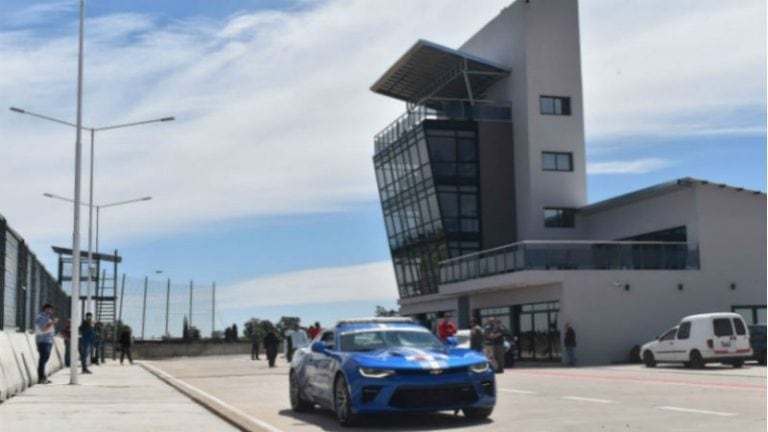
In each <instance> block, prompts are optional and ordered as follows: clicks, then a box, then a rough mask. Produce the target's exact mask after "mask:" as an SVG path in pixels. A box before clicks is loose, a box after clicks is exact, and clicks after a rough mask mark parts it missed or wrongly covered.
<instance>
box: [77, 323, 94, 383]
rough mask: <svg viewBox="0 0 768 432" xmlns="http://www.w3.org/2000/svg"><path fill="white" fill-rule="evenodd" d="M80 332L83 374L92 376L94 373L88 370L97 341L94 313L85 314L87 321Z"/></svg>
mask: <svg viewBox="0 0 768 432" xmlns="http://www.w3.org/2000/svg"><path fill="white" fill-rule="evenodd" d="M78 330H80V363H81V364H82V367H83V373H84V374H90V373H92V372H91V371H90V370H89V369H88V360H90V357H91V350H92V349H93V343H94V341H95V340H96V331H95V330H94V328H93V314H92V313H90V312H88V313H87V314H85V319H84V320H83V322H82V323H81V324H80V328H79V329H78Z"/></svg>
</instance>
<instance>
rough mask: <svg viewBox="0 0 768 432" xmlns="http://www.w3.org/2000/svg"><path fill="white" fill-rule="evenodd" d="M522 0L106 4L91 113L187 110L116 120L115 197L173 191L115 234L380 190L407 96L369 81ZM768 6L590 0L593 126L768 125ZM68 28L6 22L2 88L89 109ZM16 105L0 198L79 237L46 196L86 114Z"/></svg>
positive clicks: (32, 102) (13, 214)
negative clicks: (172, 8)
mask: <svg viewBox="0 0 768 432" xmlns="http://www.w3.org/2000/svg"><path fill="white" fill-rule="evenodd" d="M509 2H510V0H494V1H485V2H467V1H463V0H446V1H439V2H438V1H432V2H426V1H423V2H413V1H408V0H398V1H354V0H328V1H325V2H320V3H316V4H313V5H312V6H311V7H309V8H307V9H303V10H301V11H298V12H277V11H259V12H255V13H241V14H237V15H235V16H232V17H230V18H229V19H226V20H221V21H215V20H210V19H205V18H196V19H188V20H184V21H169V22H167V23H161V22H160V21H159V20H157V19H156V18H155V17H153V16H148V15H141V14H118V15H107V16H101V17H96V18H91V19H89V21H88V23H87V25H86V38H87V39H86V70H85V91H86V93H85V95H86V96H85V103H84V110H85V117H84V118H85V121H86V123H87V124H89V125H97V126H99V125H107V124H113V123H121V122H125V121H132V120H141V119H145V118H154V117H159V116H166V115H175V116H176V117H177V119H178V120H177V121H176V122H174V123H168V124H162V125H151V126H144V127H138V128H132V129H124V130H116V131H110V132H104V133H102V134H99V135H98V136H97V169H96V179H97V186H96V201H97V202H104V201H113V200H114V201H117V200H121V199H128V198H132V197H134V196H143V195H150V194H151V195H153V196H154V198H155V199H154V200H153V201H152V202H150V203H145V204H142V205H136V206H127V207H122V208H120V209H114V210H109V214H106V213H105V215H103V216H104V217H105V220H103V222H106V224H105V229H106V230H107V231H108V233H107V236H106V237H107V238H109V239H112V240H118V239H120V240H122V241H127V240H129V239H130V238H141V237H148V236H152V235H157V234H160V233H172V232H175V231H179V230H186V229H190V228H193V227H201V226H204V225H207V224H213V223H216V222H217V221H221V220H225V219H231V218H240V217H253V216H257V215H280V214H295V213H312V212H329V211H338V210H342V209H345V208H347V206H349V205H351V204H354V203H357V202H360V201H370V200H375V199H376V197H377V195H376V191H375V184H374V176H373V168H372V162H371V155H372V152H373V145H372V136H373V135H374V134H375V133H376V132H378V131H379V130H380V129H382V128H383V127H384V126H386V125H387V123H388V122H389V121H391V120H393V119H394V118H396V116H398V115H399V114H401V112H402V111H403V109H404V107H403V106H402V104H400V103H397V102H395V101H392V100H390V99H387V98H384V97H381V96H378V95H374V94H372V93H371V92H370V91H369V90H368V88H369V86H370V84H371V83H373V82H374V81H375V79H376V78H378V76H379V75H380V74H381V73H382V72H383V71H384V70H385V69H386V68H387V67H388V66H389V65H391V63H392V62H393V61H394V60H396V59H397V58H398V57H399V56H400V55H401V54H402V53H403V52H404V51H405V50H406V49H407V48H408V47H410V46H411V45H412V44H413V42H414V41H415V40H416V39H418V38H425V39H430V40H434V41H436V42H439V43H442V44H445V45H448V46H454V47H455V46H459V45H460V44H461V43H462V42H463V41H464V40H466V39H467V38H468V37H469V36H471V35H472V33H473V32H474V31H476V30H477V29H478V28H480V27H481V26H482V25H483V24H484V23H485V22H487V21H488V20H490V19H491V18H492V17H493V16H495V15H496V14H497V13H498V12H499V10H500V9H501V8H502V7H503V6H505V5H506V4H508V3H509ZM56 4H59V3H56ZM61 4H62V5H65V3H61ZM54 9H56V8H54ZM764 9H765V4H764V2H763V1H762V0H744V1H739V2H723V1H714V0H701V1H695V2H693V1H680V2H666V1H661V0H647V1H644V2H624V1H619V0H591V1H589V2H581V14H582V47H583V48H582V53H583V57H584V61H583V65H584V66H583V67H584V73H583V75H584V85H585V100H586V110H587V112H586V114H587V124H586V126H587V132H588V134H589V137H590V138H606V137H607V138H610V137H613V136H617V135H638V134H670V133H685V134H690V133H698V134H701V133H719V132H722V131H726V130H727V131H730V132H734V131H736V132H745V131H747V132H755V131H762V130H764V123H760V122H759V121H758V122H757V123H755V121H754V116H745V115H743V114H744V112H745V110H752V109H754V108H755V107H757V108H761V109H763V110H764V109H765V99H764V94H765V22H764V20H763V19H762V18H763V16H764V15H765V14H764ZM56 13H57V14H58V13H59V12H56ZM38 15H40V16H45V14H38ZM75 15H76V14H75V13H74V12H72V13H70V16H71V18H72V20H74V19H75ZM56 16H57V17H59V16H60V15H56ZM56 25H57V26H60V27H61V28H60V29H59V30H58V31H57V32H56V33H55V34H53V35H51V34H48V33H43V34H39V33H33V31H32V30H30V29H24V27H17V28H16V29H15V30H7V31H6V30H0V58H2V62H0V100H2V101H4V103H6V104H8V105H19V106H22V107H25V108H28V109H29V110H32V111H40V112H43V113H46V114H49V115H52V116H55V117H60V118H64V119H69V120H73V119H74V101H75V78H76V54H77V53H76V48H77V40H76V39H77V34H76V26H74V21H70V22H67V23H61V22H58V23H56ZM67 29H69V30H71V31H72V33H71V34H69V35H68V36H62V33H61V32H63V31H66V30H67ZM3 112H4V114H0V135H2V137H3V139H2V142H0V212H2V213H3V215H4V216H6V217H7V218H8V219H9V222H10V223H11V225H12V226H14V228H16V229H17V230H18V231H19V232H21V233H22V234H23V235H24V236H25V237H26V238H27V239H28V240H31V241H32V243H33V248H34V249H36V250H41V249H42V248H43V247H47V245H48V244H49V243H61V244H66V243H68V241H69V239H70V237H69V232H70V230H71V222H70V219H69V216H70V215H71V209H70V208H69V207H67V206H65V205H63V204H61V203H58V202H55V201H50V200H44V199H43V198H41V194H42V192H46V191H48V192H52V193H57V194H61V195H70V196H71V195H72V193H71V191H72V186H71V185H72V168H73V160H72V148H73V141H74V131H72V130H70V129H67V128H66V127H62V126H59V125H53V124H46V123H44V122H41V121H39V120H36V119H33V118H29V117H27V118H25V117H22V116H19V115H16V114H12V113H9V112H7V111H0V113H3ZM86 162H87V161H86ZM84 190H85V189H84Z"/></svg>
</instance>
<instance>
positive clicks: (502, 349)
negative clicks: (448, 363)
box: [437, 313, 576, 373]
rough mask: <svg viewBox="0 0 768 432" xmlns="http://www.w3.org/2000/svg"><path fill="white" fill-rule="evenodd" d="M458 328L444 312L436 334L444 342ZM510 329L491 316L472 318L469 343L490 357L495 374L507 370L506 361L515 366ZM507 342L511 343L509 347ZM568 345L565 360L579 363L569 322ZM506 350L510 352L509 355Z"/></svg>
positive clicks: (566, 326)
mask: <svg viewBox="0 0 768 432" xmlns="http://www.w3.org/2000/svg"><path fill="white" fill-rule="evenodd" d="M457 331H458V328H457V327H456V324H454V323H453V322H452V321H451V314H450V313H445V314H443V317H442V319H441V320H440V322H439V323H438V325H437V336H438V338H440V340H441V341H443V342H444V343H445V342H446V341H447V340H448V338H449V337H451V336H454V335H455V334H456V332H457ZM507 335H508V331H507V329H506V328H505V327H504V325H503V324H502V322H501V320H500V319H498V318H496V317H490V318H488V320H487V321H486V322H485V324H481V323H480V321H479V320H478V319H472V320H471V321H470V329H469V346H470V348H471V349H473V350H475V351H479V352H482V353H484V354H485V356H486V357H488V361H489V362H490V363H491V365H492V367H493V369H494V371H495V372H496V373H504V366H505V364H509V365H510V366H514V364H515V355H514V353H515V351H516V346H515V340H514V339H513V338H508V337H507ZM505 342H506V343H508V344H510V346H509V347H508V348H507V347H506V346H505ZM563 346H564V347H565V354H566V363H567V364H568V365H569V366H575V365H576V353H575V351H576V332H575V330H574V329H573V327H571V325H570V323H566V324H565V337H564V338H563ZM507 352H509V353H510V355H507Z"/></svg>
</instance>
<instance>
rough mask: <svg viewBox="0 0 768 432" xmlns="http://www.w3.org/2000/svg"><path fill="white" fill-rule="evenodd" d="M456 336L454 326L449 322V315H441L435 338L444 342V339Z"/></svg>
mask: <svg viewBox="0 0 768 432" xmlns="http://www.w3.org/2000/svg"><path fill="white" fill-rule="evenodd" d="M455 334H456V324H454V323H452V322H451V314H450V313H447V312H446V313H445V314H443V319H442V321H440V324H438V325H437V337H439V338H440V340H441V341H443V342H445V340H446V339H448V338H449V337H451V336H453V335H455Z"/></svg>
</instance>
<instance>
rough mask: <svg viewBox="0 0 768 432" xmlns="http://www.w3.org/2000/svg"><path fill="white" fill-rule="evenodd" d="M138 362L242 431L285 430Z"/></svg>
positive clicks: (273, 431) (157, 369)
mask: <svg viewBox="0 0 768 432" xmlns="http://www.w3.org/2000/svg"><path fill="white" fill-rule="evenodd" d="M137 363H138V364H139V365H141V367H143V368H144V369H145V370H147V371H148V372H149V373H151V374H152V375H154V376H156V377H157V378H159V379H160V380H161V381H163V382H165V383H166V384H168V385H169V386H171V387H173V388H174V389H176V390H177V391H178V392H180V393H182V394H184V395H185V396H187V397H188V398H190V399H192V400H193V401H195V402H196V403H197V404H199V405H201V406H202V407H203V408H205V409H207V410H208V411H210V412H212V413H213V414H215V415H216V416H218V417H220V418H221V419H222V420H224V421H226V422H227V423H229V424H231V425H232V426H234V427H236V428H238V429H240V430H241V431H244V432H283V431H282V430H281V429H278V428H276V427H274V426H272V425H271V424H269V423H267V422H264V421H261V420H259V419H256V418H253V417H251V416H249V415H248V414H246V413H244V412H242V411H240V410H239V409H237V408H235V407H233V406H230V405H229V404H227V403H226V402H224V401H222V400H221V399H218V398H216V397H214V396H211V395H209V394H207V393H205V392H204V391H202V390H200V389H198V388H196V387H193V386H191V385H189V384H187V383H185V382H184V381H181V380H179V379H177V378H174V377H173V376H171V375H170V374H168V373H166V372H164V371H162V370H160V369H159V368H157V367H155V366H151V365H148V364H146V363H144V362H143V361H138V362H137Z"/></svg>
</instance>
